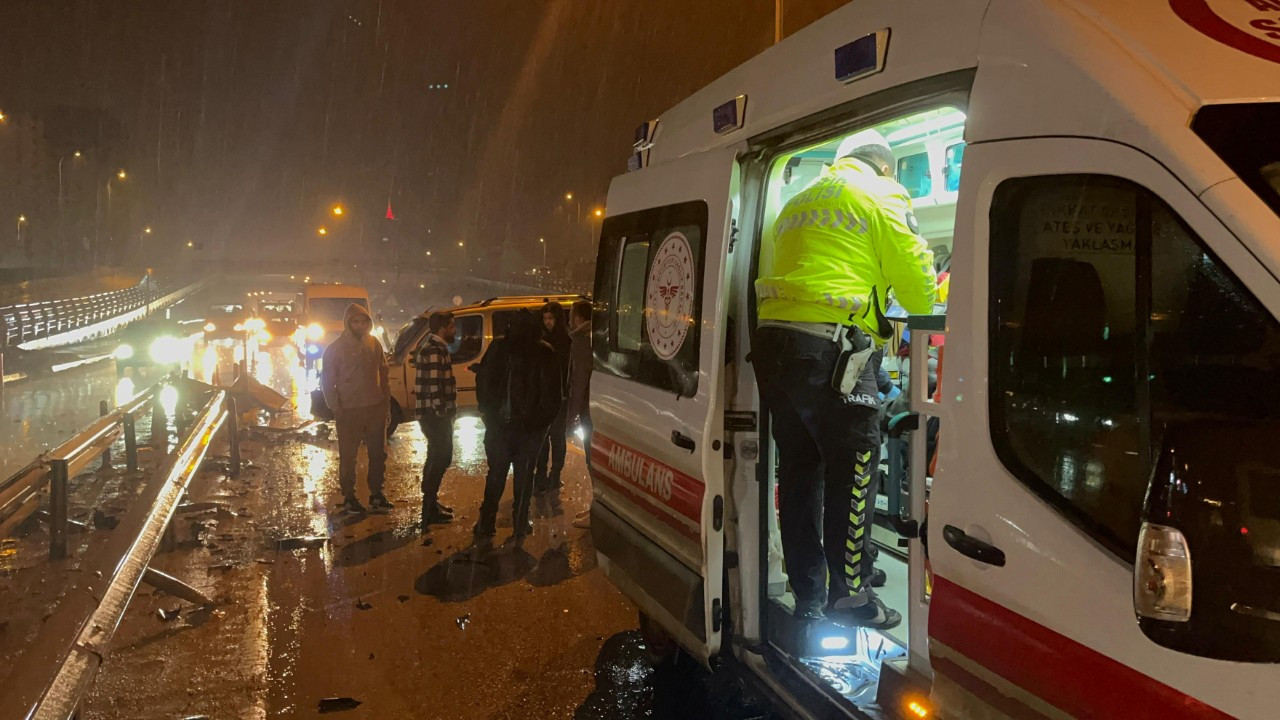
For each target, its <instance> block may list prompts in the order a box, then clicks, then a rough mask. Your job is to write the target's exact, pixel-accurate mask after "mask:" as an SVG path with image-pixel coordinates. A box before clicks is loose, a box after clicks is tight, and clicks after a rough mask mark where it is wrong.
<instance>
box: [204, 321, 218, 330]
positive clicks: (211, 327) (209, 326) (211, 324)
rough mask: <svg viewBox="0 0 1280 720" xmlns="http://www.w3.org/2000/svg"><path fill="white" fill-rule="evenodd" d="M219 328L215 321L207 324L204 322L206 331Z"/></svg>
mask: <svg viewBox="0 0 1280 720" xmlns="http://www.w3.org/2000/svg"><path fill="white" fill-rule="evenodd" d="M217 329H218V326H217V325H214V324H213V323H205V324H204V331H205V332H213V331H214V330H217Z"/></svg>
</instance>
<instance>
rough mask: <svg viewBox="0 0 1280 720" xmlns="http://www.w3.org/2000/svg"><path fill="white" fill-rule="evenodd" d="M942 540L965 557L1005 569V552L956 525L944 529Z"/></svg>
mask: <svg viewBox="0 0 1280 720" xmlns="http://www.w3.org/2000/svg"><path fill="white" fill-rule="evenodd" d="M942 539H943V540H946V541H947V544H948V545H950V546H951V547H953V548H955V550H956V552H958V553H960V554H961V555H964V556H965V557H970V558H973V559H974V560H977V561H978V562H981V563H986V564H988V565H995V566H996V567H1004V551H1003V550H1001V549H1000V548H998V547H996V546H995V545H992V544H991V543H988V542H983V541H981V540H979V539H977V538H975V537H970V536H969V535H968V533H966V532H965V531H963V530H961V529H960V528H958V527H956V526H955V525H946V526H944V527H943V528H942Z"/></svg>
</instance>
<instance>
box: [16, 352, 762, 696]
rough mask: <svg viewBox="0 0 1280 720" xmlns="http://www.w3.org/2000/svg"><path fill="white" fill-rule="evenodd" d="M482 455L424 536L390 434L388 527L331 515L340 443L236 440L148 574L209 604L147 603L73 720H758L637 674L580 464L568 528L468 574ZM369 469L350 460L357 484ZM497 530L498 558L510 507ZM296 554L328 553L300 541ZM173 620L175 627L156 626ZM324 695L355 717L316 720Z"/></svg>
mask: <svg viewBox="0 0 1280 720" xmlns="http://www.w3.org/2000/svg"><path fill="white" fill-rule="evenodd" d="M197 352H198V353H201V354H203V356H204V357H203V361H204V365H210V364H211V363H210V362H209V361H210V360H213V361H215V363H217V362H223V363H226V362H230V361H231V360H233V359H235V358H234V350H233V348H230V347H200V348H197ZM210 353H212V355H210ZM224 356H225V357H224ZM108 364H109V363H108ZM92 372H94V373H98V372H103V369H97V370H94V371H92ZM106 372H110V373H111V374H112V375H114V370H113V369H111V370H107V371H106ZM254 374H255V376H256V377H257V378H258V379H259V380H261V381H263V382H264V383H266V384H268V385H270V386H272V387H274V388H276V389H277V390H279V391H282V392H283V393H285V394H286V395H287V396H289V397H290V398H292V399H293V400H294V401H295V402H296V403H297V405H298V409H297V412H296V413H292V414H289V415H285V416H282V417H277V418H276V419H275V421H274V424H275V425H278V426H281V425H283V426H290V425H294V424H300V423H302V422H304V421H305V420H306V419H308V418H307V412H306V410H307V407H306V406H307V404H308V402H307V393H308V392H309V390H310V388H311V387H313V386H314V378H313V377H308V376H306V375H305V373H303V371H302V370H301V368H300V366H299V365H298V364H297V363H296V358H295V356H293V355H291V354H290V353H288V352H282V351H279V350H275V351H272V352H270V353H264V354H262V355H260V356H259V357H258V365H257V368H256V371H255V372H254ZM206 376H207V374H206ZM76 382H79V381H76ZM482 438H483V428H482V426H481V425H480V424H479V423H478V421H477V420H475V419H468V418H463V419H460V420H459V422H458V427H457V431H456V437H455V442H456V448H457V449H456V452H455V460H456V462H455V466H454V468H452V469H451V470H450V471H449V473H448V475H447V476H446V478H445V482H444V487H443V495H442V501H443V502H445V503H446V504H448V505H450V506H452V507H454V508H455V512H456V513H457V515H458V518H457V519H456V520H455V521H454V523H453V524H451V525H448V526H440V527H437V528H436V529H434V530H433V531H432V532H431V533H430V534H429V535H427V536H425V537H424V536H422V535H420V534H419V533H418V531H417V529H416V522H417V517H418V507H417V506H418V503H419V499H420V494H419V491H418V482H419V471H420V467H421V464H422V461H423V459H424V457H425V450H426V448H425V443H424V441H423V440H422V438H421V434H420V433H419V432H418V430H417V428H416V427H415V426H412V425H409V426H402V427H401V428H400V429H399V431H398V432H397V433H396V436H395V438H394V440H393V442H392V444H391V445H390V447H389V454H390V457H389V461H388V468H387V494H388V496H389V497H390V498H391V500H392V502H393V503H395V504H396V508H395V510H394V511H393V512H392V513H391V514H389V515H385V516H372V515H371V516H364V517H350V516H344V515H341V514H339V513H337V502H338V500H339V493H338V489H337V477H336V473H337V454H336V445H335V444H334V443H333V442H331V441H330V440H329V439H327V437H325V434H324V433H321V434H318V435H313V434H305V435H299V436H281V435H279V434H271V435H268V434H262V433H256V434H254V435H253V436H252V439H251V440H249V441H247V442H246V443H244V452H245V456H246V457H247V458H249V459H250V461H251V462H252V463H253V467H252V468H251V469H250V470H248V471H246V472H244V473H242V474H241V476H240V478H238V479H234V480H233V479H230V478H228V477H226V476H225V475H224V474H223V473H221V472H217V471H211V472H205V473H202V474H201V475H200V476H199V477H198V478H197V480H196V481H195V482H194V484H193V487H192V492H191V496H190V499H191V500H192V501H194V502H205V501H209V502H213V503H216V504H217V508H216V509H215V510H213V511H211V512H203V513H188V514H184V515H182V516H180V517H179V518H178V519H177V520H175V522H176V523H177V528H178V536H179V539H180V541H181V543H180V547H179V548H178V549H177V550H176V551H173V552H169V553H165V554H162V555H160V556H158V557H157V559H156V561H155V562H154V565H155V566H156V567H158V568H159V569H161V570H163V571H165V572H168V573H170V574H173V575H175V576H178V577H180V578H182V579H183V580H185V581H187V582H189V583H191V584H192V585H195V586H197V587H198V588H200V589H201V590H203V591H204V592H205V593H207V594H209V595H210V596H212V597H214V598H216V600H217V605H216V606H215V607H214V608H211V609H195V608H192V607H191V606H189V605H186V604H185V603H182V602H180V601H178V600H176V599H175V598H172V597H168V596H164V595H162V594H159V593H156V592H153V591H151V590H150V589H149V588H147V587H146V586H143V587H142V588H141V589H140V591H139V594H138V596H137V597H136V598H135V600H134V602H133V604H132V606H131V607H130V610H129V612H128V614H127V616H126V618H125V620H124V622H123V623H122V624H121V627H120V629H119V631H118V633H117V635H116V639H115V642H114V648H115V649H114V651H113V652H112V653H111V655H110V656H109V658H108V660H107V662H106V664H105V665H104V666H103V669H102V671H101V673H100V674H99V675H98V679H97V683H96V686H95V688H94V690H93V692H92V694H91V696H90V699H89V701H88V703H87V704H86V706H85V708H84V712H83V714H82V717H83V718H86V719H101V720H107V719H117V718H119V719H124V718H129V719H135V718H188V717H207V718H311V717H318V716H320V715H321V714H324V716H325V717H335V718H353V719H354V718H608V719H617V720H629V719H631V718H685V717H689V718H693V717H697V718H752V717H763V716H765V715H764V712H763V711H762V710H760V709H759V706H758V704H757V703H755V702H753V701H747V700H744V699H743V698H742V690H741V688H740V687H739V684H738V683H737V682H735V681H734V680H733V679H732V678H725V677H722V676H719V675H717V676H714V677H711V676H708V675H707V674H706V673H705V672H702V671H701V670H700V669H699V668H698V667H697V666H696V665H693V664H691V663H687V662H686V663H681V664H679V665H677V666H675V667H674V668H663V669H661V670H658V671H655V670H654V668H653V667H652V666H651V665H650V663H649V662H648V660H647V659H646V657H645V653H644V647H643V643H642V641H641V639H640V638H639V636H638V634H637V633H636V632H635V631H634V628H635V627H636V611H635V609H634V608H633V607H632V606H631V605H630V604H629V603H628V602H627V601H626V599H625V598H624V597H623V596H622V595H620V594H619V593H618V592H617V590H615V589H614V588H613V586H612V585H611V584H610V583H609V582H608V581H607V580H606V579H605V577H604V575H603V574H602V572H601V571H600V570H599V569H598V568H597V567H596V562H595V553H594V550H593V548H592V546H591V541H590V535H589V533H588V532H587V531H585V530H581V529H576V528H573V527H572V526H571V520H572V518H573V516H574V514H576V513H577V512H579V511H582V510H584V509H585V508H586V507H587V505H588V503H589V498H590V484H589V481H588V479H587V476H586V472H585V467H584V463H583V459H582V455H581V451H580V450H577V449H576V448H574V449H571V451H570V454H569V462H568V467H566V469H565V474H564V480H565V491H564V498H565V507H566V514H565V515H564V516H562V517H559V518H552V519H541V520H538V521H537V523H536V529H535V534H534V536H533V537H532V538H531V539H530V541H529V542H527V543H526V544H525V546H524V547H523V548H515V547H501V548H499V549H497V550H496V551H495V552H494V553H493V554H491V555H489V556H488V557H486V558H483V559H481V560H475V559H473V558H472V557H471V554H470V553H468V552H467V548H468V545H469V542H470V528H471V525H472V523H473V522H474V521H475V517H476V509H477V508H478V506H479V502H480V495H481V490H482V482H483V480H482V478H483V474H484V471H485V463H484V457H483V452H482ZM214 452H215V453H218V452H225V449H215V450H214ZM364 469H365V463H364V461H363V458H362V461H361V463H360V473H361V477H362V478H363V473H364ZM360 491H361V494H362V495H363V494H364V493H365V489H364V486H363V480H362V481H361V486H360ZM120 492H127V491H123V490H122V491H120ZM114 501H115V502H116V504H119V503H120V502H123V501H124V498H120V497H116V498H114ZM82 511H85V512H87V508H85V509H82ZM499 517H500V520H499V525H500V529H499V535H498V538H497V540H498V542H499V543H501V542H502V541H503V540H505V539H506V537H507V536H508V535H509V534H510V493H509V492H508V495H507V497H506V499H505V500H504V503H503V507H502V510H501V511H500V515H499ZM304 537H308V538H327V539H324V540H314V541H299V540H295V539H296V538H304ZM92 541H93V540H92V537H90V538H88V539H87V540H86V542H90V543H91V542H92ZM299 544H301V545H305V546H304V547H297V545H299ZM177 608H181V612H180V613H179V614H178V616H177V618H176V619H173V620H167V621H166V620H163V619H161V618H160V617H159V616H158V615H157V610H166V611H167V610H172V609H177ZM36 616H37V617H38V614H37V615H36ZM325 698H350V699H351V701H350V702H347V701H343V702H338V703H335V707H336V708H337V709H335V710H334V711H333V712H331V713H322V712H321V705H320V703H321V701H322V700H324V699H325ZM356 702H358V703H359V704H358V705H357V704H356Z"/></svg>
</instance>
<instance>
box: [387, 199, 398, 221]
mask: <svg viewBox="0 0 1280 720" xmlns="http://www.w3.org/2000/svg"><path fill="white" fill-rule="evenodd" d="M387 219H388V220H395V219H396V214H395V213H393V212H391V201H390V200H387Z"/></svg>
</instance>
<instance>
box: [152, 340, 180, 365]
mask: <svg viewBox="0 0 1280 720" xmlns="http://www.w3.org/2000/svg"><path fill="white" fill-rule="evenodd" d="M150 353H151V360H152V361H154V362H155V363H156V364H157V365H173V364H175V363H180V362H182V341H180V340H178V338H176V337H170V336H168V335H166V336H164V337H158V338H156V339H155V340H154V341H153V342H152V343H151V349H150Z"/></svg>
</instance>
